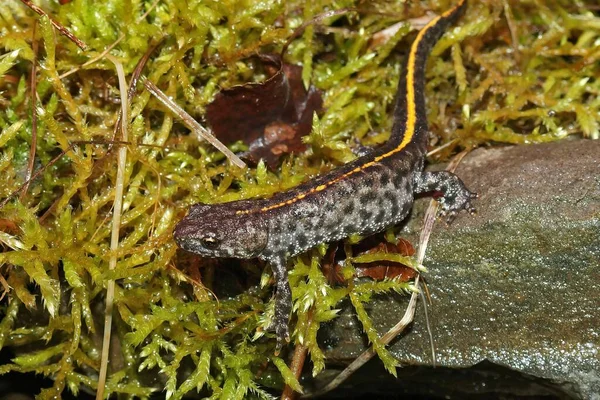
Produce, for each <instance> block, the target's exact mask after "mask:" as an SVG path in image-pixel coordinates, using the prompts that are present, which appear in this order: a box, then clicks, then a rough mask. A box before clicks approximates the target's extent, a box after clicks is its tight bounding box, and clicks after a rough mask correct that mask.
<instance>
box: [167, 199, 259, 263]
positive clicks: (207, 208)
mask: <svg viewBox="0 0 600 400" xmlns="http://www.w3.org/2000/svg"><path fill="white" fill-rule="evenodd" d="M241 203H245V202H233V203H223V204H202V203H199V204H195V205H193V206H192V207H191V209H190V212H189V213H188V215H186V216H185V217H184V218H183V219H182V220H181V221H180V222H179V223H178V224H177V226H176V227H175V232H174V233H173V237H174V238H175V241H176V242H177V244H178V245H179V247H181V248H182V249H184V250H187V251H189V252H192V253H196V254H200V255H202V256H205V257H235V258H253V257H257V256H258V255H259V254H260V253H261V251H262V250H263V249H264V248H265V247H266V245H267V239H268V230H267V228H266V226H265V224H264V222H263V221H262V220H261V219H260V218H257V216H256V215H253V214H236V211H237V210H238V209H239V205H240V204H241Z"/></svg>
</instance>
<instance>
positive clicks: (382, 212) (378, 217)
mask: <svg viewBox="0 0 600 400" xmlns="http://www.w3.org/2000/svg"><path fill="white" fill-rule="evenodd" d="M383 221H385V210H379V212H378V213H377V215H376V216H375V223H377V224H381V223H382V222H383Z"/></svg>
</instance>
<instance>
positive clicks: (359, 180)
mask: <svg viewBox="0 0 600 400" xmlns="http://www.w3.org/2000/svg"><path fill="white" fill-rule="evenodd" d="M465 8H466V0H460V1H459V2H458V3H457V4H456V5H455V6H454V7H453V8H451V9H449V10H448V11H446V12H444V13H443V14H441V15H439V16H437V17H436V18H434V19H432V20H431V21H430V22H429V23H428V24H427V25H426V26H425V27H424V28H423V29H422V30H421V31H420V32H419V33H418V35H417V37H416V39H415V40H414V42H413V43H412V45H411V48H410V52H409V54H408V57H407V60H406V66H405V68H404V70H403V71H404V73H403V74H402V76H401V78H400V82H399V83H398V90H397V95H396V103H395V106H394V111H393V112H394V114H393V118H394V123H393V127H392V132H391V135H390V138H389V140H388V141H387V142H386V143H385V144H383V145H382V146H381V147H379V148H377V149H373V150H372V151H371V152H370V153H368V154H366V155H363V156H361V157H359V158H357V159H355V160H354V161H352V162H349V163H347V164H345V165H343V166H341V167H339V168H337V169H335V170H332V171H330V172H329V173H326V174H324V175H321V176H318V177H316V178H315V179H313V180H310V181H307V182H305V183H303V184H300V185H298V186H296V187H295V188H292V189H290V190H287V191H285V192H280V193H277V194H275V195H274V196H272V197H271V198H267V199H253V200H240V201H233V202H229V203H221V204H203V203H199V204H195V205H193V206H192V207H191V208H190V210H189V213H188V214H187V216H185V217H184V218H183V219H182V220H181V221H180V222H179V223H178V224H177V226H176V227H175V231H174V238H175V241H176V242H177V244H178V245H179V247H181V248H182V249H184V250H187V251H190V252H192V253H196V254H199V255H202V256H205V257H234V258H243V259H250V258H259V259H261V260H264V261H266V262H267V263H268V264H269V265H270V267H271V268H272V270H273V275H274V278H275V286H276V290H275V316H274V320H273V324H272V326H271V327H270V329H272V330H274V331H275V333H276V335H277V339H278V348H280V347H281V346H282V344H283V341H284V340H285V341H289V327H288V323H289V317H290V313H291V308H292V300H291V291H290V286H289V283H288V278H287V270H286V262H287V260H288V259H289V258H290V257H292V256H295V255H297V254H300V253H302V252H305V251H307V250H308V249H310V248H312V247H315V246H317V245H318V244H320V243H327V242H333V241H336V240H341V239H344V238H347V237H349V236H350V235H353V234H358V235H361V236H366V235H371V234H374V233H377V232H381V231H382V230H384V229H386V228H388V227H390V226H393V225H396V224H398V223H399V222H401V221H402V220H403V219H404V218H406V216H407V215H408V213H409V212H410V209H411V208H412V204H413V199H414V196H415V194H420V193H430V192H433V193H438V194H440V195H441V197H440V198H439V201H440V203H441V207H442V210H443V211H442V212H445V213H449V214H455V213H456V212H458V211H460V210H467V211H469V212H473V211H474V208H473V207H472V205H471V200H472V199H474V198H475V197H476V194H475V193H472V192H470V191H469V190H468V189H467V188H466V187H465V185H464V184H463V182H462V181H461V180H460V178H458V177H457V176H456V175H454V174H453V173H450V172H446V171H440V172H425V171H424V170H423V167H424V162H425V161H424V160H425V154H426V150H427V142H428V128H427V115H426V109H425V95H424V92H425V65H426V61H427V58H428V55H429V53H430V52H431V50H432V48H433V46H434V45H435V44H436V43H437V41H438V40H439V38H440V37H441V36H442V34H443V33H444V31H445V29H446V28H447V27H448V26H449V25H451V24H453V23H454V22H455V21H456V20H457V19H458V18H459V17H460V16H461V14H462V13H463V12H464V9H465Z"/></svg>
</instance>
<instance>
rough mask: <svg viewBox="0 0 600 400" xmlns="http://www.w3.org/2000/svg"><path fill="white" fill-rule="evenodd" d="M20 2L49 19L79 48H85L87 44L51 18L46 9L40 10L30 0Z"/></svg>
mask: <svg viewBox="0 0 600 400" xmlns="http://www.w3.org/2000/svg"><path fill="white" fill-rule="evenodd" d="M21 3H23V4H25V5H26V6H27V7H29V8H31V9H32V10H33V11H35V12H36V13H38V14H39V15H42V16H44V15H45V16H46V17H48V19H49V20H50V23H51V24H52V25H54V27H55V28H56V29H58V30H59V31H60V33H62V34H63V35H65V36H66V37H68V38H69V39H70V40H71V41H72V42H73V43H75V44H76V45H77V46H78V47H79V48H80V49H81V50H83V51H85V50H87V45H86V44H85V43H84V42H83V41H82V40H81V39H79V38H78V37H77V36H75V35H73V34H72V33H71V32H70V31H69V30H68V29H67V28H65V27H64V26H62V25H61V24H60V23H59V22H58V21H56V20H55V19H54V18H52V17H51V16H50V15H49V14H48V13H47V12H46V11H44V10H42V9H41V8H39V7H38V6H36V5H35V4H33V3H32V2H31V1H30V0H21Z"/></svg>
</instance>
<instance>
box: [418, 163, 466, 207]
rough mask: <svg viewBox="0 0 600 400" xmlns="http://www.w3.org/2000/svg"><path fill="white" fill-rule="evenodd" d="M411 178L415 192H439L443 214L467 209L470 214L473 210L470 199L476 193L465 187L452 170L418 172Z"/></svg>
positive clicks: (435, 193)
mask: <svg viewBox="0 0 600 400" xmlns="http://www.w3.org/2000/svg"><path fill="white" fill-rule="evenodd" d="M413 180H414V188H413V190H414V192H415V193H427V192H434V196H436V195H437V194H438V193H439V194H441V197H440V198H438V201H439V202H440V204H441V206H442V210H443V212H444V213H445V214H450V215H454V214H456V213H457V212H459V211H461V210H467V211H468V212H470V213H471V214H472V213H474V212H475V208H474V207H473V205H472V204H471V200H473V199H474V198H476V197H477V193H473V192H471V191H470V190H469V189H467V188H466V187H465V184H464V183H463V182H462V181H461V180H460V178H459V177H458V176H456V175H454V174H453V173H452V172H448V171H439V172H419V173H416V174H415V175H414V178H413Z"/></svg>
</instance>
